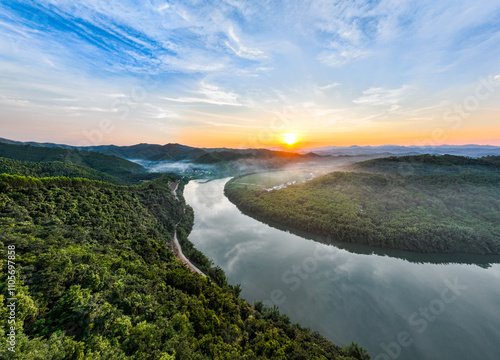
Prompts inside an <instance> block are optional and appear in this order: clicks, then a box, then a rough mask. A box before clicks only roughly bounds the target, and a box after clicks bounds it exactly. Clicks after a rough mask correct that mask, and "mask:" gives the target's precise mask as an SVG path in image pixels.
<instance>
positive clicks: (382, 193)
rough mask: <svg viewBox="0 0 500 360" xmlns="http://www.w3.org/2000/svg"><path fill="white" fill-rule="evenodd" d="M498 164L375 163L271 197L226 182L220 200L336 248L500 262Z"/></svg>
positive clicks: (444, 160)
mask: <svg viewBox="0 0 500 360" xmlns="http://www.w3.org/2000/svg"><path fill="white" fill-rule="evenodd" d="M499 158H500V157H493V156H491V157H484V158H480V159H470V158H465V157H457V156H448V155H445V156H430V155H422V156H408V157H399V158H397V157H392V158H385V159H376V160H369V161H366V162H363V163H358V164H356V165H354V166H352V167H351V170H355V171H350V172H334V173H330V174H327V175H324V176H322V177H319V178H317V179H315V180H312V181H309V182H307V183H304V184H297V185H293V186H289V187H287V188H285V189H281V190H276V191H271V192H267V191H263V190H261V189H255V188H253V189H252V188H250V187H247V186H245V185H241V184H238V182H240V183H244V182H245V181H244V177H243V178H239V179H233V180H231V181H230V182H228V183H227V185H226V188H225V193H226V195H227V196H228V197H229V199H230V200H231V201H232V202H233V203H235V204H236V205H237V206H238V207H239V208H240V209H241V210H243V211H245V212H247V213H248V214H250V215H254V216H258V217H259V218H260V219H265V220H269V221H274V222H277V223H279V224H282V225H286V226H289V227H291V228H295V229H298V230H304V231H307V232H310V233H314V234H320V235H324V236H328V237H329V238H330V239H332V240H335V241H345V242H352V243H363V244H368V245H374V246H382V247H389V248H396V249H402V250H410V251H416V252H421V253H478V254H500V170H499Z"/></svg>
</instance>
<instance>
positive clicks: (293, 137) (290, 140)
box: [283, 133, 297, 145]
mask: <svg viewBox="0 0 500 360" xmlns="http://www.w3.org/2000/svg"><path fill="white" fill-rule="evenodd" d="M283 141H284V142H285V144H287V145H293V144H295V142H296V141H297V134H293V133H289V134H284V135H283Z"/></svg>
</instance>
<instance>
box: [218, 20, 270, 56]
mask: <svg viewBox="0 0 500 360" xmlns="http://www.w3.org/2000/svg"><path fill="white" fill-rule="evenodd" d="M228 35H229V38H230V39H231V40H232V43H233V46H232V45H231V43H230V42H229V41H226V45H227V46H228V47H229V48H230V49H231V50H233V51H234V53H235V54H236V55H238V56H239V57H242V58H245V59H250V60H261V59H265V58H266V57H267V56H266V55H265V54H264V52H263V51H262V50H259V49H257V48H249V47H246V46H243V45H242V44H241V41H240V39H239V38H238V37H237V36H236V34H235V33H234V29H233V27H230V28H229V30H228Z"/></svg>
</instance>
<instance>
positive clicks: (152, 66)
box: [0, 0, 500, 148]
mask: <svg viewBox="0 0 500 360" xmlns="http://www.w3.org/2000/svg"><path fill="white" fill-rule="evenodd" d="M0 78H1V80H0V110H1V111H0V126H1V127H0V137H3V138H8V139H13V140H21V141H39V142H56V143H65V144H72V145H100V144H116V145H132V144H137V143H145V142H147V143H156V144H166V143H181V144H185V145H191V146H199V147H235V148H248V147H253V148H276V147H280V146H284V138H285V134H290V133H291V134H296V139H297V143H296V144H294V145H293V147H294V148H314V147H320V146H350V145H382V144H398V145H440V144H471V143H475V144H490V145H500V2H499V1H493V0H440V1H435V0H419V1H416V0H414V1H407V0H398V1H385V0H381V1H357V0H350V1H347V0H337V1H327V0H311V1H300V0H296V1H273V0H267V1H262V0H253V1H237V0H213V1H202V0H199V1H198V0H197V1H194V0H193V1H164V0H162V1H156V0H149V1H148V0H144V1H128V0H102V1H101V0H81V1H78V2H73V1H67V0H64V1H63V0H51V1H45V0H40V1H9V0H2V2H1V3H0ZM288 138H289V137H288Z"/></svg>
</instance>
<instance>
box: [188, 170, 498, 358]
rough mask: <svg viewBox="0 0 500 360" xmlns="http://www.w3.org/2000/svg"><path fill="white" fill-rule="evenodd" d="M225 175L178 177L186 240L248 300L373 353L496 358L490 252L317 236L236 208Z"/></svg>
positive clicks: (494, 269) (495, 300)
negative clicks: (329, 240)
mask: <svg viewBox="0 0 500 360" xmlns="http://www.w3.org/2000/svg"><path fill="white" fill-rule="evenodd" d="M227 180H228V179H221V180H215V181H210V182H205V183H203V182H201V181H193V182H190V183H189V184H188V185H187V186H186V189H185V198H186V200H187V202H188V203H189V204H190V205H191V206H193V208H194V211H195V226H194V229H193V232H192V233H191V235H190V239H191V241H192V242H193V243H194V244H195V246H196V247H197V248H198V249H200V250H201V251H202V252H204V253H205V254H206V255H207V256H208V257H210V258H211V259H213V260H214V262H215V264H217V265H219V266H220V267H222V268H223V269H224V270H225V271H226V274H227V276H228V278H229V280H230V282H232V283H234V284H236V283H240V284H242V288H243V291H242V296H243V297H244V298H246V299H247V300H248V301H250V302H253V301H265V302H266V303H267V304H268V305H272V304H277V305H278V306H279V307H280V310H282V311H283V312H285V313H287V314H288V315H289V316H290V317H291V319H292V321H294V322H299V323H301V324H302V325H305V326H309V327H311V328H312V329H314V330H318V331H320V332H321V333H322V334H323V335H325V336H326V337H327V338H329V339H331V340H332V341H334V342H336V343H339V344H341V343H349V342H350V341H356V342H358V343H360V344H362V345H363V346H365V347H366V348H367V349H368V350H369V352H370V354H371V355H372V359H392V358H394V357H396V358H402V359H415V360H416V359H419V360H421V359H455V360H456V359H479V358H481V359H486V360H488V359H491V360H493V359H498V353H499V347H498V345H497V339H498V338H500V312H498V310H497V306H498V303H499V300H500V288H499V287H498V286H497V284H498V283H499V280H500V265H498V258H492V257H489V258H486V257H482V256H470V255H465V256H457V255H439V256H438V255H420V254H414V253H408V252H397V251H391V252H388V254H389V255H390V256H388V255H384V254H383V251H381V249H379V250H377V249H376V250H375V251H374V249H373V248H369V247H359V246H354V247H353V246H351V245H352V244H348V245H349V246H345V244H340V246H337V245H338V244H335V246H332V245H327V244H322V243H319V242H315V241H312V240H309V239H307V238H304V237H302V236H298V235H297V234H296V233H290V232H287V231H282V230H280V229H277V228H274V227H271V226H269V225H267V224H264V223H262V222H259V221H257V220H255V219H252V218H250V217H248V216H246V215H244V214H242V213H241V212H240V211H239V210H238V209H237V208H236V207H235V206H234V205H233V204H231V203H230V202H229V201H228V200H227V198H225V197H224V195H223V187H224V184H225V182H226V181H227ZM384 251H385V250H384ZM377 252H378V253H377ZM450 284H452V285H451V286H452V288H453V286H455V288H454V289H455V290H457V289H458V290H457V292H459V294H455V293H454V292H453V291H452V290H453V289H450ZM443 293H444V294H445V295H444V296H445V297H444V298H442V296H443ZM453 296H454V298H453V301H451V299H452V297H453ZM443 299H445V300H446V301H447V302H445V301H444V300H443ZM424 324H425V326H424ZM424 327H425V328H424Z"/></svg>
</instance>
